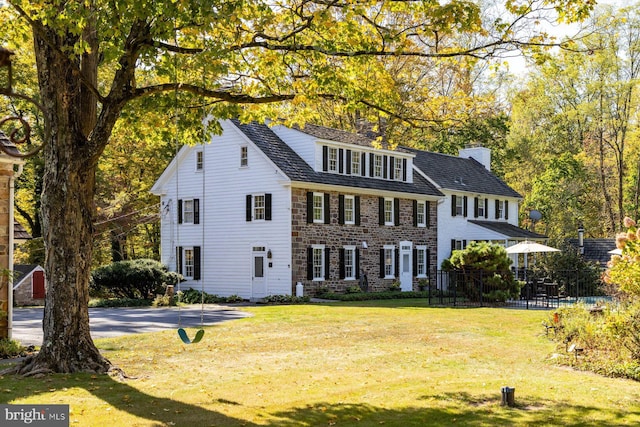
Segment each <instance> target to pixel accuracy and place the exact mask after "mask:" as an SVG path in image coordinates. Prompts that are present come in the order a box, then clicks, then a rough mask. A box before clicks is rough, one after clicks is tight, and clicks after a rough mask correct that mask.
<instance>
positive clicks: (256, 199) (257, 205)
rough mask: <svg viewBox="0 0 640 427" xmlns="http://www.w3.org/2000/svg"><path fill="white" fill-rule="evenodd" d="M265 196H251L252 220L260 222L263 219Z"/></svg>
mask: <svg viewBox="0 0 640 427" xmlns="http://www.w3.org/2000/svg"><path fill="white" fill-rule="evenodd" d="M265 206H266V205H265V196H264V194H258V195H255V196H253V219H254V221H260V220H264V219H265Z"/></svg>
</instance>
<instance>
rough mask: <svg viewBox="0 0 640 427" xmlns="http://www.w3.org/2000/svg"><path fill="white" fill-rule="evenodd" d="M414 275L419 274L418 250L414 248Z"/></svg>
mask: <svg viewBox="0 0 640 427" xmlns="http://www.w3.org/2000/svg"><path fill="white" fill-rule="evenodd" d="M413 275H414V276H417V275H418V250H417V249H416V248H413Z"/></svg>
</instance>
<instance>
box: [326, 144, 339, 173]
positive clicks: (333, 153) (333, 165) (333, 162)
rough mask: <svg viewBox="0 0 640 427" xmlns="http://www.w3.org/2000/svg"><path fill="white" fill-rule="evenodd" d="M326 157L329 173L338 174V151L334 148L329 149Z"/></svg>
mask: <svg viewBox="0 0 640 427" xmlns="http://www.w3.org/2000/svg"><path fill="white" fill-rule="evenodd" d="M328 156H329V158H328V160H329V164H328V167H329V172H338V149H337V148H335V147H329V150H328Z"/></svg>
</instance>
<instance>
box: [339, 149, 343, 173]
mask: <svg viewBox="0 0 640 427" xmlns="http://www.w3.org/2000/svg"><path fill="white" fill-rule="evenodd" d="M338 172H340V173H344V149H342V148H340V149H338Z"/></svg>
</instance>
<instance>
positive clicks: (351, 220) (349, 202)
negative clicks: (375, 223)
mask: <svg viewBox="0 0 640 427" xmlns="http://www.w3.org/2000/svg"><path fill="white" fill-rule="evenodd" d="M344 223H345V224H355V198H354V197H353V196H344Z"/></svg>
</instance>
